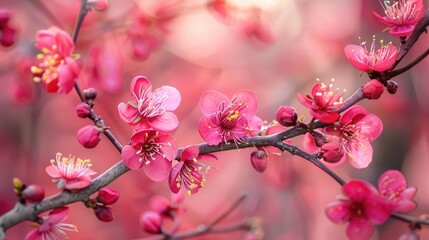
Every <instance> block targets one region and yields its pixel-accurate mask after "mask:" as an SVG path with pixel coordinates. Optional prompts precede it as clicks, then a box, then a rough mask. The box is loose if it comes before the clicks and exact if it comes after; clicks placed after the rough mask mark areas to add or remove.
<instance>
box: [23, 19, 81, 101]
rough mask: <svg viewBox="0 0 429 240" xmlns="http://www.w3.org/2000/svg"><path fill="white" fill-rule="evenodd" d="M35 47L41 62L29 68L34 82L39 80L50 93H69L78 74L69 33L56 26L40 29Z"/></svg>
mask: <svg viewBox="0 0 429 240" xmlns="http://www.w3.org/2000/svg"><path fill="white" fill-rule="evenodd" d="M36 47H37V48H39V49H40V50H42V53H40V54H38V55H37V58H38V59H39V60H41V63H39V65H38V66H33V67H32V68H31V72H32V73H33V76H34V77H33V80H34V82H41V83H42V86H43V87H44V88H45V89H46V91H47V92H50V93H52V92H59V93H69V92H70V91H71V90H72V89H73V86H74V80H75V79H76V78H77V76H78V75H79V68H78V65H77V63H76V60H75V59H76V58H77V56H76V55H73V54H72V53H73V50H74V47H75V46H74V43H73V40H72V39H71V37H70V35H69V34H68V33H66V32H65V31H63V30H61V29H59V28H57V27H50V28H49V29H47V30H41V31H39V32H38V33H37V41H36Z"/></svg>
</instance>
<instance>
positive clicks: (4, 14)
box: [0, 9, 10, 30]
mask: <svg viewBox="0 0 429 240" xmlns="http://www.w3.org/2000/svg"><path fill="white" fill-rule="evenodd" d="M9 19H10V11H9V10H7V9H0V30H1V29H2V28H3V27H4V26H6V25H7V23H8V22H9Z"/></svg>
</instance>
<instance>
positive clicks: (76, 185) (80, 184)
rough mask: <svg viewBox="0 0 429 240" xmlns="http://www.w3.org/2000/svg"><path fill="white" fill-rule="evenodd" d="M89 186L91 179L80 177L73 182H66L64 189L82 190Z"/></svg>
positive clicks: (84, 176)
mask: <svg viewBox="0 0 429 240" xmlns="http://www.w3.org/2000/svg"><path fill="white" fill-rule="evenodd" d="M89 184H91V177H89V176H87V175H82V176H81V177H79V178H78V179H76V180H74V181H67V182H66V185H65V186H64V188H66V189H82V188H85V187H87V186H88V185H89Z"/></svg>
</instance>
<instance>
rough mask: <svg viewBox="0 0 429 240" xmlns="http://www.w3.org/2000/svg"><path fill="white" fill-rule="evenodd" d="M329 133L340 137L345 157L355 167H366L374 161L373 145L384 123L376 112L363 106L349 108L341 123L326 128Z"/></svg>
mask: <svg viewBox="0 0 429 240" xmlns="http://www.w3.org/2000/svg"><path fill="white" fill-rule="evenodd" d="M326 131H327V132H328V133H329V134H332V135H335V136H338V137H339V141H340V143H341V144H342V146H343V150H344V153H345V154H344V157H346V158H347V159H348V160H349V161H350V163H351V165H352V166H353V167H355V168H365V167H367V166H368V165H369V164H370V163H371V161H372V152H373V150H372V146H371V144H370V142H372V141H374V140H375V139H376V138H377V137H378V136H379V135H380V134H381V132H382V131H383V123H382V122H381V120H380V118H378V117H377V116H375V115H374V114H371V113H368V112H367V111H366V109H365V108H363V107H361V106H353V107H351V108H349V109H348V110H347V111H346V112H344V114H343V115H342V116H341V118H340V121H339V123H337V124H334V125H333V126H329V127H327V128H326Z"/></svg>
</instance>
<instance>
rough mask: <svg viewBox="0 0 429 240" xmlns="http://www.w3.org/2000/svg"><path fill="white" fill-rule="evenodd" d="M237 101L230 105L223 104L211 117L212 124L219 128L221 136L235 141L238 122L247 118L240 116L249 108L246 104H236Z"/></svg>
mask: <svg viewBox="0 0 429 240" xmlns="http://www.w3.org/2000/svg"><path fill="white" fill-rule="evenodd" d="M235 100H236V99H234V100H232V102H231V103H230V104H228V105H227V104H226V103H225V102H221V103H220V104H219V106H218V109H217V112H216V113H214V114H213V115H212V116H211V120H212V122H213V123H214V124H215V125H216V126H219V135H221V136H223V137H224V138H225V137H227V136H228V137H233V138H234V139H235V137H234V135H235V133H234V128H235V127H236V126H237V122H239V121H240V120H241V119H242V118H243V117H244V116H245V114H240V111H242V110H243V109H244V108H245V107H247V105H246V103H244V102H240V103H235ZM225 140H226V139H225Z"/></svg>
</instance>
